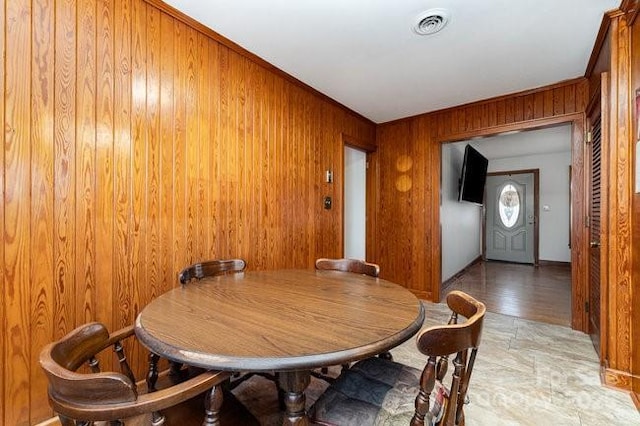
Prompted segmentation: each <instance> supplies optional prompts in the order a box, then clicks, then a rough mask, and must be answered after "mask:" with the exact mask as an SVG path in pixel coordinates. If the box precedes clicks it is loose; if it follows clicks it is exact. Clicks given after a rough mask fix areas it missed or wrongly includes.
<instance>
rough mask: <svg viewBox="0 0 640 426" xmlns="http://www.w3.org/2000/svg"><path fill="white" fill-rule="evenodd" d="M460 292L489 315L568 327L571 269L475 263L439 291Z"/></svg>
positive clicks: (567, 266) (501, 263)
mask: <svg viewBox="0 0 640 426" xmlns="http://www.w3.org/2000/svg"><path fill="white" fill-rule="evenodd" d="M451 290H462V291H464V292H466V293H468V294H470V295H471V296H473V297H475V298H477V299H478V300H481V301H482V302H484V304H485V305H486V306H487V310H488V311H489V312H496V313H499V314H505V315H511V316H515V317H519V318H524V319H530V320H534V321H542V322H546V323H550V324H557V325H564V326H567V327H571V266H570V265H568V264H567V265H564V264H542V265H541V266H533V265H523V264H515V263H504V262H492V261H489V262H478V263H476V264H474V265H472V266H470V267H469V268H468V269H467V270H466V271H464V272H462V273H461V274H459V275H458V276H456V277H454V278H453V279H452V280H449V281H448V282H447V283H446V286H444V287H443V288H442V291H441V294H442V298H443V299H442V300H443V301H444V297H445V296H446V294H447V292H449V291H451Z"/></svg>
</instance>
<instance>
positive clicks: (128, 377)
mask: <svg viewBox="0 0 640 426" xmlns="http://www.w3.org/2000/svg"><path fill="white" fill-rule="evenodd" d="M132 336H134V332H133V327H126V328H124V329H122V330H119V331H117V332H115V333H113V334H109V332H108V331H107V329H106V327H105V326H104V325H102V324H100V323H97V322H92V323H88V324H85V325H82V326H80V327H78V328H76V329H75V330H73V331H72V332H70V333H69V334H67V335H66V336H65V337H63V338H62V339H60V340H58V341H56V342H53V343H50V344H48V345H47V346H46V347H45V348H44V349H43V350H42V352H41V353H40V366H41V367H42V369H43V370H44V372H45V374H46V375H47V378H48V380H49V388H48V393H49V403H50V405H51V407H52V408H53V410H54V411H55V412H56V413H57V414H58V415H59V417H60V421H61V423H62V424H63V426H68V425H74V424H76V421H77V422H78V424H87V422H94V421H116V420H119V421H121V422H122V423H124V424H125V425H129V424H131V425H151V424H152V423H153V425H154V426H155V425H162V424H164V416H163V415H161V414H160V413H159V412H160V411H161V410H164V409H168V408H169V407H173V406H176V405H177V404H179V403H181V402H184V401H187V400H189V399H191V398H193V397H195V396H197V395H199V394H202V393H204V392H206V391H209V392H208V394H207V396H206V397H205V407H203V408H204V411H203V417H204V418H205V420H204V424H207V425H218V424H219V414H220V408H221V406H222V389H221V388H220V387H219V385H220V384H222V383H223V382H224V381H225V380H227V379H228V378H229V376H230V374H229V373H226V372H218V371H205V372H202V373H200V374H198V375H197V376H195V377H191V378H187V379H186V380H185V381H183V382H179V383H171V381H169V380H167V381H165V380H163V381H164V382H169V386H168V387H166V388H160V387H158V389H156V387H157V379H158V375H157V369H154V368H152V369H151V372H150V374H149V375H148V377H147V379H146V382H145V381H141V382H136V379H135V377H134V375H133V372H132V371H131V368H129V364H128V363H127V358H126V356H125V353H124V349H123V345H122V341H123V340H124V339H126V338H129V337H132ZM110 347H113V351H114V352H115V354H116V355H117V360H118V364H119V366H120V372H111V371H109V372H101V371H100V365H99V362H98V360H97V358H96V355H97V354H98V353H100V352H101V351H103V350H105V349H107V348H110ZM105 352H106V351H105ZM151 358H152V359H153V360H155V361H157V357H156V356H155V355H152V357H151ZM85 363H87V365H88V367H89V369H90V370H91V372H90V373H81V372H78V371H77V370H78V369H79V368H80V367H81V366H82V365H83V364H85Z"/></svg>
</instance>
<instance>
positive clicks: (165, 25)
mask: <svg viewBox="0 0 640 426" xmlns="http://www.w3.org/2000/svg"><path fill="white" fill-rule="evenodd" d="M160 48H161V50H160V52H159V57H160V94H159V99H158V102H159V104H160V105H159V121H160V134H159V143H160V144H161V147H160V151H161V153H160V155H161V158H160V170H159V172H160V179H161V182H160V211H159V214H160V224H161V225H160V226H161V229H160V233H161V237H160V241H161V242H160V244H161V247H162V253H161V256H160V268H161V270H162V281H163V286H162V288H161V289H159V290H160V291H166V290H168V289H169V288H171V287H173V285H174V284H175V283H176V282H177V277H176V274H177V269H178V266H177V265H176V264H175V262H174V261H175V259H174V250H173V248H174V241H175V239H174V233H175V229H174V226H173V225H174V217H175V216H174V214H175V212H174V186H173V182H174V176H175V169H174V133H173V131H174V113H173V111H174V104H175V100H174V83H175V80H174V78H173V71H174V61H175V54H176V52H175V45H174V22H173V19H171V18H169V17H168V16H167V15H165V14H161V17H160Z"/></svg>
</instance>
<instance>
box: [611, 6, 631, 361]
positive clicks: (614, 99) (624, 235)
mask: <svg viewBox="0 0 640 426" xmlns="http://www.w3.org/2000/svg"><path fill="white" fill-rule="evenodd" d="M611 31H612V32H613V33H612V40H611V49H612V51H611V61H612V64H615V65H614V66H613V68H612V71H611V81H612V83H613V85H614V87H616V89H617V90H616V91H615V92H614V91H612V92H611V93H612V96H611V111H610V116H611V130H610V132H611V138H610V149H609V165H610V166H611V169H610V178H609V190H610V193H611V197H610V200H611V203H610V204H609V209H610V210H611V212H612V214H611V216H610V218H609V232H610V234H611V235H612V237H611V238H609V240H608V242H609V248H608V249H609V253H610V254H611V256H610V257H611V258H612V259H615V262H614V261H612V262H610V263H609V273H608V279H609V282H610V283H612V284H613V285H614V287H613V291H612V293H613V294H611V295H610V297H609V303H610V305H609V312H615V316H614V317H612V319H613V318H615V320H612V321H610V334H609V336H608V337H609V344H608V348H609V361H610V366H611V368H614V369H617V370H620V371H627V372H628V371H630V370H631V343H632V342H631V340H630V339H631V324H630V319H631V318H632V315H631V314H632V307H631V294H632V287H631V285H632V283H631V261H632V258H631V224H630V220H631V212H632V206H631V192H632V189H631V185H632V182H633V179H632V170H633V166H632V159H631V158H630V154H631V153H632V152H633V149H632V148H631V146H632V145H631V144H632V135H631V128H632V127H631V123H630V122H629V119H630V108H631V106H630V104H629V96H627V94H628V93H633V92H632V90H633V89H632V88H631V87H630V72H631V45H630V42H631V39H630V32H629V27H628V26H627V23H626V20H625V19H624V18H620V19H616V20H614V21H613V22H612V24H611Z"/></svg>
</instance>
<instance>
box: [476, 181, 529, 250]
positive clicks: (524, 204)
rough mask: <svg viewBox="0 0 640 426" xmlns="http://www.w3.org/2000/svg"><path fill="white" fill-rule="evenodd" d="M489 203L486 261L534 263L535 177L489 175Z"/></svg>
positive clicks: (487, 188) (487, 190)
mask: <svg viewBox="0 0 640 426" xmlns="http://www.w3.org/2000/svg"><path fill="white" fill-rule="evenodd" d="M485 201H486V206H487V211H486V225H485V229H486V237H485V242H486V258H487V259H488V260H503V261H507V262H517V263H534V262H535V259H534V241H535V240H534V226H535V205H534V174H533V173H520V174H505V175H489V176H487V183H486V198H485Z"/></svg>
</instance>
